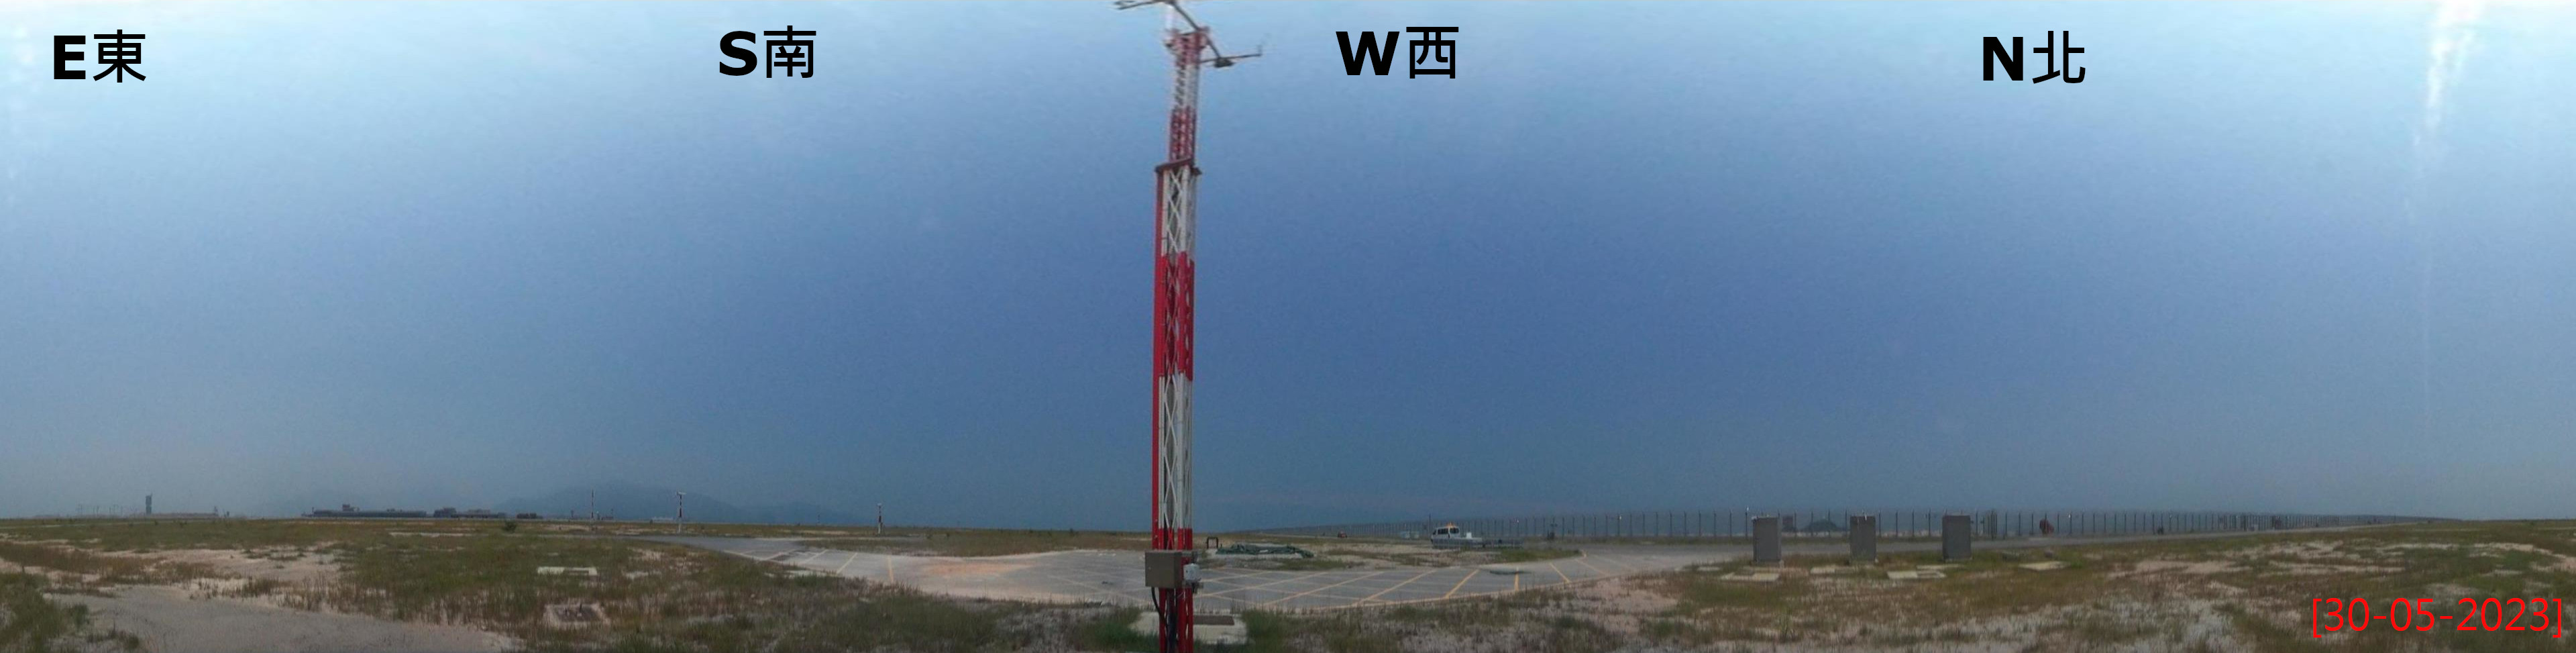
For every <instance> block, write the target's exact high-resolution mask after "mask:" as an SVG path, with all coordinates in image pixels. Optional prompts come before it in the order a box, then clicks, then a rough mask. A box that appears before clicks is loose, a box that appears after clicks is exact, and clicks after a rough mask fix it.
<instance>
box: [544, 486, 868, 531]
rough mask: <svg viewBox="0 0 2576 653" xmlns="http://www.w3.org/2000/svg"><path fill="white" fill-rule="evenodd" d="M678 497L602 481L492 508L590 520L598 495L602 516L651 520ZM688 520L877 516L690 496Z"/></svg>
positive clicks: (818, 520)
mask: <svg viewBox="0 0 2576 653" xmlns="http://www.w3.org/2000/svg"><path fill="white" fill-rule="evenodd" d="M675 494H676V491H675V490H673V489H671V488H665V487H652V486H645V485H636V484H632V483H602V484H598V485H581V486H574V487H568V488H564V489H562V490H557V491H555V492H554V493H551V494H547V495H545V496H541V497H533V498H519V499H511V500H508V501H503V502H501V503H500V504H499V505H497V506H495V507H494V509H495V510H500V511H503V512H513V513H518V512H533V513H537V514H540V515H545V516H547V517H550V518H557V517H562V516H564V515H566V514H575V515H578V516H588V514H589V511H590V510H591V509H592V505H593V504H592V503H591V501H592V497H593V496H594V495H595V496H596V497H597V499H598V503H597V509H598V510H599V514H600V515H602V516H614V517H616V518H618V519H647V518H652V517H670V516H672V515H673V508H674V503H675V502H674V499H675V498H676V497H675V496H674V495H675ZM689 521H693V522H733V523H762V524H856V523H861V522H863V521H864V522H869V523H874V522H875V517H873V516H870V517H866V518H862V517H860V516H858V515H854V514H850V513H847V512H842V511H838V510H832V509H829V508H824V507H822V506H817V505H814V504H810V503H802V502H799V503H788V504H780V505H768V506H737V505H734V504H731V503H727V502H725V501H724V500H723V499H719V498H716V497H712V496H708V495H704V494H699V493H696V492H691V493H689Z"/></svg>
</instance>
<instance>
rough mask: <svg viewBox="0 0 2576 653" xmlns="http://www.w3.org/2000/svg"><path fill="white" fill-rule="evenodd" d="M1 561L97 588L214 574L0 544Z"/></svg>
mask: <svg viewBox="0 0 2576 653" xmlns="http://www.w3.org/2000/svg"><path fill="white" fill-rule="evenodd" d="M0 560H5V561H7V562H10V563H15V564H17V565H20V566H21V567H22V568H23V569H25V570H26V571H38V570H52V571H58V572H64V573H69V574H83V575H89V576H94V577H96V579H97V584H103V585H132V584H139V583H166V582H173V581H178V580H184V579H189V578H202V577H205V576H208V575H211V574H212V572H211V571H209V570H207V569H205V568H203V567H199V566H195V565H184V564H178V563H170V562H162V561H157V560H152V559H148V558H140V557H132V556H111V555H100V554H96V553H90V552H87V551H82V550H79V549H74V548H71V547H69V546H58V545H53V544H34V543H25V542H11V541H0Z"/></svg>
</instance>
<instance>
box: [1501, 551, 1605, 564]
mask: <svg viewBox="0 0 2576 653" xmlns="http://www.w3.org/2000/svg"><path fill="white" fill-rule="evenodd" d="M1494 553H1495V556H1494V561H1495V562H1540V561H1545V560H1563V559H1566V558H1572V557H1575V556H1579V555H1583V551H1582V550H1580V549H1500V550H1497V551H1495V552H1494Z"/></svg>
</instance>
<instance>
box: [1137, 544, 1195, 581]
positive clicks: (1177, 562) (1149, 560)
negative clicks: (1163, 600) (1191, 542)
mask: <svg viewBox="0 0 2576 653" xmlns="http://www.w3.org/2000/svg"><path fill="white" fill-rule="evenodd" d="M1189 564H1190V552H1188V551H1177V550H1154V551H1146V552H1145V586H1146V587H1151V588H1156V589H1180V588H1182V587H1186V586H1188V584H1189V576H1188V574H1187V572H1185V571H1184V568H1186V567H1188V566H1189Z"/></svg>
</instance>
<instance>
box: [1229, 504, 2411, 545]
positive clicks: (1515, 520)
mask: <svg viewBox="0 0 2576 653" xmlns="http://www.w3.org/2000/svg"><path fill="white" fill-rule="evenodd" d="M1855 514H1859V515H1871V514H1874V515H1878V536H1879V538H1880V539H1886V540H1934V539H1939V538H1940V537H1941V516H1942V515H1944V514H1966V515H1969V516H1970V517H1971V518H1972V519H1973V521H1974V524H1975V526H1974V534H1975V536H1976V537H1977V538H1978V539H2017V538H2028V537H2043V536H2049V537H2120V536H2135V535H2180V534H2188V533H2220V532H2240V531H2267V530H2290V529H2303V528H2324V527H2334V526H2359V525H2369V524H2394V523H2407V522H2423V521H2434V519H2432V518H2427V517H2404V516H2395V515H2312V514H2296V513H2272V512H2208V511H2149V510H2001V509H1977V510H1878V511H1869V510H1669V511H1639V512H1599V513H1574V514H1558V515H1528V516H1519V517H1463V516H1461V517H1430V518H1425V519H1421V520H1405V521H1388V522H1369V523H1355V524H1325V525H1319V526H1297V527H1289V528H1265V529H1255V530H1253V531H1250V532H1254V533H1268V534H1277V535H1304V536H1320V537H1334V536H1347V537H1387V538H1406V539H1411V538H1421V537H1425V536H1426V534H1428V533H1430V532H1431V531H1432V529H1435V528H1439V527H1441V526H1447V525H1452V524H1454V525H1457V526H1459V527H1462V528H1464V529H1466V530H1467V531H1469V532H1471V533H1474V534H1475V535H1476V536H1477V537H1480V538H1518V539H1524V540H1533V541H1544V540H1590V541H1601V540H1620V539H1636V540H1728V539H1748V538H1750V537H1751V535H1750V534H1751V530H1752V520H1753V518H1754V517H1761V516H1769V515H1778V516H1780V517H1781V521H1780V524H1781V535H1782V536H1783V537H1787V538H1815V537H1837V538H1838V537H1841V536H1842V535H1843V533H1844V530H1845V528H1846V525H1848V524H1849V523H1850V516H1851V515H1855Z"/></svg>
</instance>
